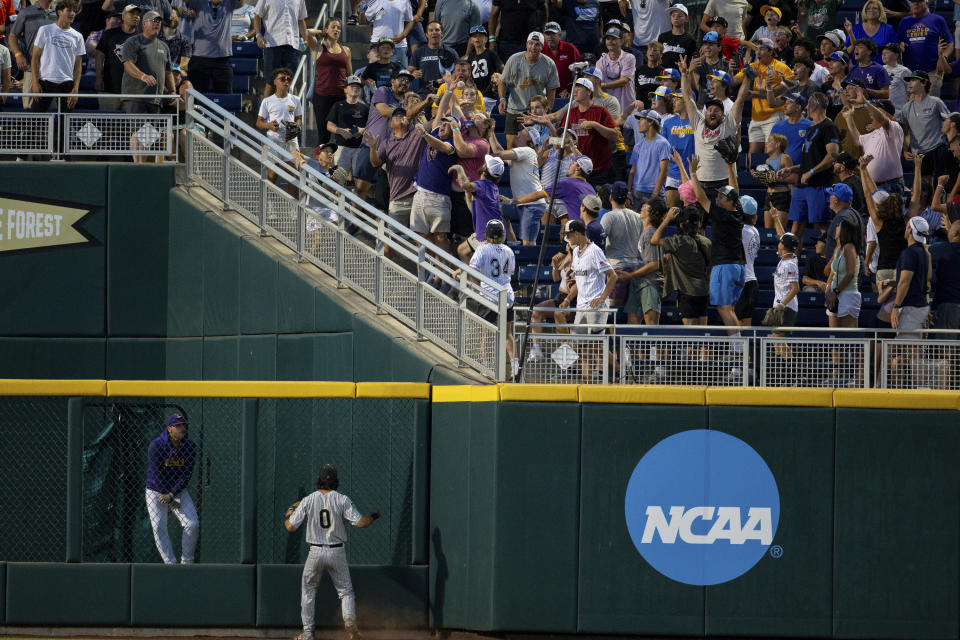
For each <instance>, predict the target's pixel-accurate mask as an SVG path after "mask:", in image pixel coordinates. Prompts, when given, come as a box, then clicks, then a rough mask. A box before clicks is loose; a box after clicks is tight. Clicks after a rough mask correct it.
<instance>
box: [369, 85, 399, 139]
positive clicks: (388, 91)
mask: <svg viewBox="0 0 960 640" xmlns="http://www.w3.org/2000/svg"><path fill="white" fill-rule="evenodd" d="M378 102H383V103H385V104H386V105H387V106H389V107H391V108H392V109H396V108H397V107H399V106H401V105H400V100H398V99H397V96H395V95H394V94H393V89H392V88H390V87H380V88H379V89H377V90H376V91H375V92H374V93H373V98H371V99H370V115H368V116H367V126H366V129H365V131H369V132H370V135H373V136H380V140H381V142H382V141H383V139H384V138H385V137H386V136H387V135H388V134H389V133H390V118H389V117H384V116H383V115H381V114H380V112H379V111H377V103H378Z"/></svg>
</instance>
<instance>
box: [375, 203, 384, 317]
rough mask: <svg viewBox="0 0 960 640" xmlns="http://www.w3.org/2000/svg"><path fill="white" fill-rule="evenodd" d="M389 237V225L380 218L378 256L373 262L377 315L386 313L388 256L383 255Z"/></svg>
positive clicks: (378, 221)
mask: <svg viewBox="0 0 960 640" xmlns="http://www.w3.org/2000/svg"><path fill="white" fill-rule="evenodd" d="M386 237H387V224H386V222H385V221H384V220H383V218H380V219H379V220H377V240H376V244H375V245H374V247H375V248H376V250H377V255H376V257H375V258H374V262H373V274H374V276H373V300H374V303H375V304H376V305H377V313H384V311H383V298H384V295H383V269H384V266H383V261H384V259H385V257H386V256H384V255H383V252H384V247H385V246H386V245H385V243H384V239H385V238H386Z"/></svg>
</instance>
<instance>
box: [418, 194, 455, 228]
mask: <svg viewBox="0 0 960 640" xmlns="http://www.w3.org/2000/svg"><path fill="white" fill-rule="evenodd" d="M410 229H411V230H412V231H414V232H416V233H424V234H426V233H449V232H450V196H445V195H443V194H440V193H434V192H433V191H428V190H426V189H420V188H417V192H416V193H414V194H413V203H412V205H411V207H410Z"/></svg>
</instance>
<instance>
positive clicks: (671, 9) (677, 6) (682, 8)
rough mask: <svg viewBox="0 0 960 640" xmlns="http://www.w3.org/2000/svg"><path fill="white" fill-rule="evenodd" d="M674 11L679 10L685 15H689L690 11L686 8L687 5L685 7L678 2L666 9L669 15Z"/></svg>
mask: <svg viewBox="0 0 960 640" xmlns="http://www.w3.org/2000/svg"><path fill="white" fill-rule="evenodd" d="M674 11H680V12H682V13H683V15H685V16H689V15H690V11H688V10H687V7H686V6H685V5H683V4H680V3H679V2H678V3H677V4H675V5H673V6H672V7H670V8H669V9H668V10H667V15H670V14H671V13H673V12H674Z"/></svg>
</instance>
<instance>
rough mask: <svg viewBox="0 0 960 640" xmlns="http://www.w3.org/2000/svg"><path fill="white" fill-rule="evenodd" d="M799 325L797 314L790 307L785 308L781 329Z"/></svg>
mask: <svg viewBox="0 0 960 640" xmlns="http://www.w3.org/2000/svg"><path fill="white" fill-rule="evenodd" d="M796 324H797V312H796V311H794V310H793V309H791V308H790V307H784V308H783V323H782V324H781V325H780V326H781V327H793V326H796Z"/></svg>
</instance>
